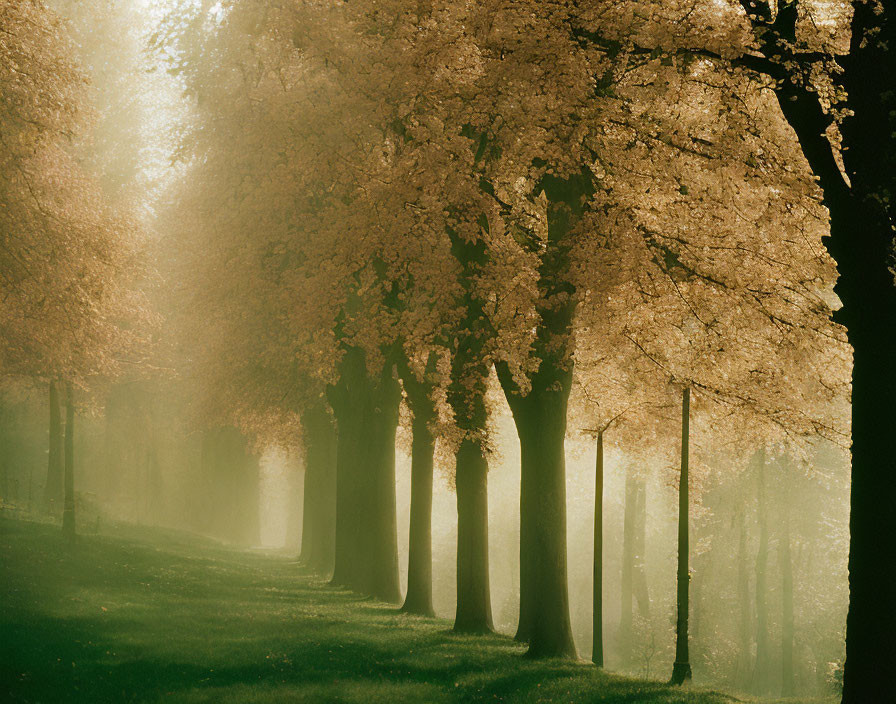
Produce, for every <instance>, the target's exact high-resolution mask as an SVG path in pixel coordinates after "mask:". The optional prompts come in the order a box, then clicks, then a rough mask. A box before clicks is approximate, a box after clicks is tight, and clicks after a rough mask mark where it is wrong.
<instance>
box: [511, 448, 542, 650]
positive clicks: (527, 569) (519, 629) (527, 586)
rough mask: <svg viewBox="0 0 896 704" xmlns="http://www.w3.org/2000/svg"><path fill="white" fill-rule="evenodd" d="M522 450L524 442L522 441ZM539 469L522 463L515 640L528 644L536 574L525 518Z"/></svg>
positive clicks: (527, 463) (530, 525) (531, 509)
mask: <svg viewBox="0 0 896 704" xmlns="http://www.w3.org/2000/svg"><path fill="white" fill-rule="evenodd" d="M520 446H521V448H522V441H520ZM533 471H537V467H533V465H532V463H531V462H528V461H527V460H526V458H525V457H523V458H522V459H521V462H520V616H519V620H518V621H517V626H516V634H515V635H514V636H513V637H514V640H516V641H518V642H520V643H528V642H529V641H530V640H531V638H532V629H533V621H534V620H535V610H536V609H537V604H536V603H535V574H534V572H533V566H532V555H533V553H534V550H535V548H534V546H533V544H532V538H533V536H532V522H531V521H529V520H527V519H526V518H524V516H531V515H532V512H533V510H534V509H533V508H532V500H531V497H530V494H531V493H532V487H533V486H534V484H535V482H534V480H533V479H532V478H531V477H530V476H529V474H530V473H531V472H533Z"/></svg>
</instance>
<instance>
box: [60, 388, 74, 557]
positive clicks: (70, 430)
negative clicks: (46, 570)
mask: <svg viewBox="0 0 896 704" xmlns="http://www.w3.org/2000/svg"><path fill="white" fill-rule="evenodd" d="M62 535H63V536H64V537H65V539H66V540H68V541H74V539H75V400H74V398H73V392H72V385H71V383H67V384H66V388H65V499H64V503H63V508H62Z"/></svg>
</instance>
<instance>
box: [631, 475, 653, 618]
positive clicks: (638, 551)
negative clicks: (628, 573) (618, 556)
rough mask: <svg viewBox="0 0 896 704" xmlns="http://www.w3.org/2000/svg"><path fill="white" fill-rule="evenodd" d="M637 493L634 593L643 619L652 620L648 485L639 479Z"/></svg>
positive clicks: (633, 567) (633, 566)
mask: <svg viewBox="0 0 896 704" xmlns="http://www.w3.org/2000/svg"><path fill="white" fill-rule="evenodd" d="M635 487H636V491H635V499H636V501H635V535H634V561H633V562H634V564H633V565H632V591H633V593H634V596H635V599H636V600H637V602H638V611H639V612H640V613H641V617H642V618H645V619H649V618H650V594H649V591H648V589H647V564H646V559H647V556H646V548H647V484H646V482H645V481H644V480H643V479H638V481H637V483H636V485H635Z"/></svg>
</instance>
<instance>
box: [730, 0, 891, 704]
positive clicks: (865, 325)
mask: <svg viewBox="0 0 896 704" xmlns="http://www.w3.org/2000/svg"><path fill="white" fill-rule="evenodd" d="M741 4H742V5H743V8H744V10H745V13H746V14H747V16H748V17H750V18H751V21H752V23H753V26H754V29H755V30H756V33H755V34H756V39H757V45H758V47H757V48H758V49H759V53H760V54H761V56H760V57H759V58H760V62H759V65H758V66H755V69H756V70H758V71H759V72H761V73H765V74H767V75H768V76H771V77H772V78H773V79H774V83H773V84H772V85H773V86H774V90H775V95H776V97H777V99H778V105H779V106H780V108H781V112H782V114H783V115H784V117H785V119H786V120H787V122H788V123H789V124H790V126H791V127H792V128H793V130H794V132H795V133H796V136H797V139H798V140H799V142H800V146H801V148H802V151H803V155H804V156H805V157H806V160H807V161H808V163H809V166H810V167H811V169H812V171H813V173H814V174H815V176H816V177H817V178H818V183H819V185H820V186H821V188H822V190H823V193H824V198H823V201H824V205H825V206H826V207H827V209H828V211H829V212H830V217H831V236H830V238H829V239H828V241H827V247H828V250H829V252H830V253H831V255H833V257H834V259H835V260H836V261H837V268H838V270H839V273H840V277H839V279H838V282H837V286H836V292H837V294H838V296H839V297H840V300H841V301H842V303H843V307H842V308H841V309H840V310H839V311H837V313H836V318H837V320H838V321H839V322H840V323H842V324H843V325H845V326H846V328H847V331H848V336H849V341H850V343H851V344H852V346H853V372H852V484H851V494H850V506H851V511H850V519H849V528H850V542H849V612H848V615H847V619H846V664H845V669H844V675H843V698H842V701H843V704H865V703H866V702H883V701H893V700H894V699H896V680H894V678H893V672H896V640H894V639H893V637H892V636H893V633H894V631H896V609H894V608H893V604H894V603H896V529H894V518H893V517H894V515H896V514H894V511H893V510H892V507H893V506H896V482H894V481H893V475H894V473H896V465H894V462H896V460H894V454H893V452H892V447H891V445H892V443H891V441H890V431H891V430H892V428H893V427H896V402H894V399H896V365H894V364H893V360H894V359H896V336H894V335H893V334H892V330H891V327H892V321H893V320H894V319H896V286H894V279H893V263H892V260H893V242H894V231H896V199H894V198H893V197H892V194H893V193H894V192H896V168H894V166H896V156H894V155H896V93H894V92H893V91H891V90H882V89H881V88H882V86H881V83H880V82H879V81H875V80H869V77H870V76H892V75H894V74H896V11H894V10H893V8H892V7H890V4H889V3H884V2H879V3H878V2H856V3H853V17H852V38H851V42H850V49H849V54H848V55H847V56H838V57H837V63H838V64H839V66H840V67H842V72H841V73H839V74H835V75H834V76H833V78H834V80H835V81H838V80H839V82H840V84H841V85H842V87H843V88H845V89H846V93H847V95H848V96H849V98H848V107H849V108H850V112H851V113H852V114H851V116H850V117H847V118H846V119H845V120H843V122H842V124H840V125H839V126H838V127H839V132H840V134H841V135H842V138H843V145H844V147H845V149H844V150H843V151H842V152H841V156H842V158H843V166H844V168H845V171H846V174H847V175H848V178H849V183H847V182H846V181H845V180H844V179H843V177H842V174H841V171H840V166H839V164H838V163H837V159H836V158H835V157H834V154H833V150H832V148H831V143H830V141H829V140H828V138H827V134H828V128H829V127H830V126H832V125H833V124H834V123H835V120H836V117H835V116H834V114H833V111H830V110H826V109H825V108H824V106H823V105H822V104H821V101H819V99H818V94H817V92H816V91H815V90H814V88H813V85H812V83H811V82H810V81H806V80H805V76H806V75H808V69H809V67H810V65H814V62H815V59H814V58H813V57H812V55H811V54H809V55H806V56H801V54H800V53H799V51H794V50H793V46H794V42H793V41H792V39H791V37H793V36H795V35H796V33H797V31H796V27H797V24H798V22H799V8H800V7H801V4H800V3H776V10H777V11H776V12H772V11H771V4H770V3H758V2H756V1H755V0H742V2H741ZM770 30H771V31H770ZM751 59H752V57H748V60H749V62H750V63H752V64H754V65H755V63H756V62H753V61H752V60H751ZM787 63H795V64H796V65H797V68H796V70H792V71H788V70H787V68H786V64H787Z"/></svg>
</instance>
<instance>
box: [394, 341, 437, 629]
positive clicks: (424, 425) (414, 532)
mask: <svg viewBox="0 0 896 704" xmlns="http://www.w3.org/2000/svg"><path fill="white" fill-rule="evenodd" d="M437 362H438V357H437V356H436V355H435V353H431V354H430V355H429V359H428V360H427V363H426V368H425V370H424V372H423V379H422V380H420V379H418V378H417V377H416V376H415V375H414V373H413V371H412V370H411V369H410V367H409V365H408V363H407V360H406V359H404V358H402V359H401V361H400V364H399V372H400V375H401V380H402V383H403V385H404V389H405V393H406V394H407V399H408V406H409V408H410V410H411V413H412V414H413V420H412V422H411V431H412V434H413V438H412V445H411V516H410V528H409V532H408V591H407V594H405V599H404V604H403V605H402V607H401V610H402V611H404V612H405V613H409V614H420V615H422V616H433V615H435V610H434V609H433V606H432V479H433V454H434V453H435V437H433V433H432V428H431V424H432V423H433V422H434V421H435V419H436V406H435V402H434V401H433V399H432V393H433V389H434V388H435V383H434V380H433V377H434V375H435V373H436V364H437Z"/></svg>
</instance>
